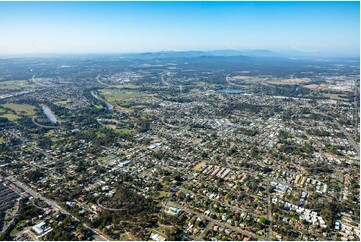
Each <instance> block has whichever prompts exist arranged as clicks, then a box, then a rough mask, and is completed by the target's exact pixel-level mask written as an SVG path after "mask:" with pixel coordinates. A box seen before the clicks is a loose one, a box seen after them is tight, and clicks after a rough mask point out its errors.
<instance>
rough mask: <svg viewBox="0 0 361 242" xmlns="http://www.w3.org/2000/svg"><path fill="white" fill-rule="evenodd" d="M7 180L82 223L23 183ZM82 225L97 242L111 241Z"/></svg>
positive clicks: (12, 179) (13, 179)
mask: <svg viewBox="0 0 361 242" xmlns="http://www.w3.org/2000/svg"><path fill="white" fill-rule="evenodd" d="M6 179H7V180H9V181H11V182H12V183H14V184H15V185H17V186H18V187H21V188H22V189H24V191H26V192H27V193H29V194H30V195H31V196H33V197H34V198H39V199H41V200H43V201H44V202H46V203H47V204H49V205H50V206H51V207H52V208H53V209H54V210H57V211H60V212H62V213H64V214H66V215H68V216H71V217H72V218H73V219H74V220H76V221H78V222H81V221H80V220H79V219H78V218H77V217H75V216H73V215H71V214H70V213H69V212H67V211H66V210H65V209H63V208H62V207H60V206H59V205H58V204H57V203H56V202H55V201H53V200H51V199H48V198H46V197H44V196H42V195H40V194H39V193H38V192H35V191H34V190H32V189H31V188H29V187H28V186H26V185H25V184H23V183H22V182H20V181H18V180H17V179H15V178H14V177H11V176H8V177H7V178H6ZM82 225H83V226H84V227H85V228H87V229H89V230H91V231H92V232H93V233H94V234H95V235H94V237H97V238H96V240H100V241H109V239H107V238H106V237H104V235H103V234H100V233H99V232H97V231H95V230H94V229H92V228H90V227H89V226H88V225H86V224H85V223H82Z"/></svg>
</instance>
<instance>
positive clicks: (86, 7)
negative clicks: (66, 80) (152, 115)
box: [0, 2, 360, 56]
mask: <svg viewBox="0 0 361 242" xmlns="http://www.w3.org/2000/svg"><path fill="white" fill-rule="evenodd" d="M359 19H360V16H359V2H0V31H1V32H2V33H3V37H2V38H1V40H0V56H12V55H63V54H122V53H141V52H157V51H191V50H200V51H208V50H224V49H233V50H245V49H249V50H259V49H262V50H270V51H273V52H276V53H281V54H287V55H295V56H300V55H301V56H302V55H303V56H359V53H360V48H359V43H360V37H359V35H360V31H359V27H360V26H359Z"/></svg>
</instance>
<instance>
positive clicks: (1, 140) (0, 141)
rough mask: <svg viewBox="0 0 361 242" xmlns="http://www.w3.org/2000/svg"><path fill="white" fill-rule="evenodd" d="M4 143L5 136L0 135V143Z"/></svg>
mask: <svg viewBox="0 0 361 242" xmlns="http://www.w3.org/2000/svg"><path fill="white" fill-rule="evenodd" d="M1 143H4V137H2V136H0V144H1Z"/></svg>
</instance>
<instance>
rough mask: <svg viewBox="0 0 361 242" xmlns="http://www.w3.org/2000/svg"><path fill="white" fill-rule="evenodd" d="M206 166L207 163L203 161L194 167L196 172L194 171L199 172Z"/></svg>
mask: <svg viewBox="0 0 361 242" xmlns="http://www.w3.org/2000/svg"><path fill="white" fill-rule="evenodd" d="M205 164H206V162H204V161H201V162H199V163H198V164H197V165H195V166H194V167H193V170H194V171H198V170H199V169H201V168H202V167H203V166H204V165H205Z"/></svg>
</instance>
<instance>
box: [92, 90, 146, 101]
mask: <svg viewBox="0 0 361 242" xmlns="http://www.w3.org/2000/svg"><path fill="white" fill-rule="evenodd" d="M99 93H100V95H101V96H102V97H104V99H105V100H107V101H108V102H110V103H111V102H118V101H127V100H132V99H135V98H140V97H147V96H150V94H146V93H141V92H138V91H125V90H119V89H101V90H99Z"/></svg>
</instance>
